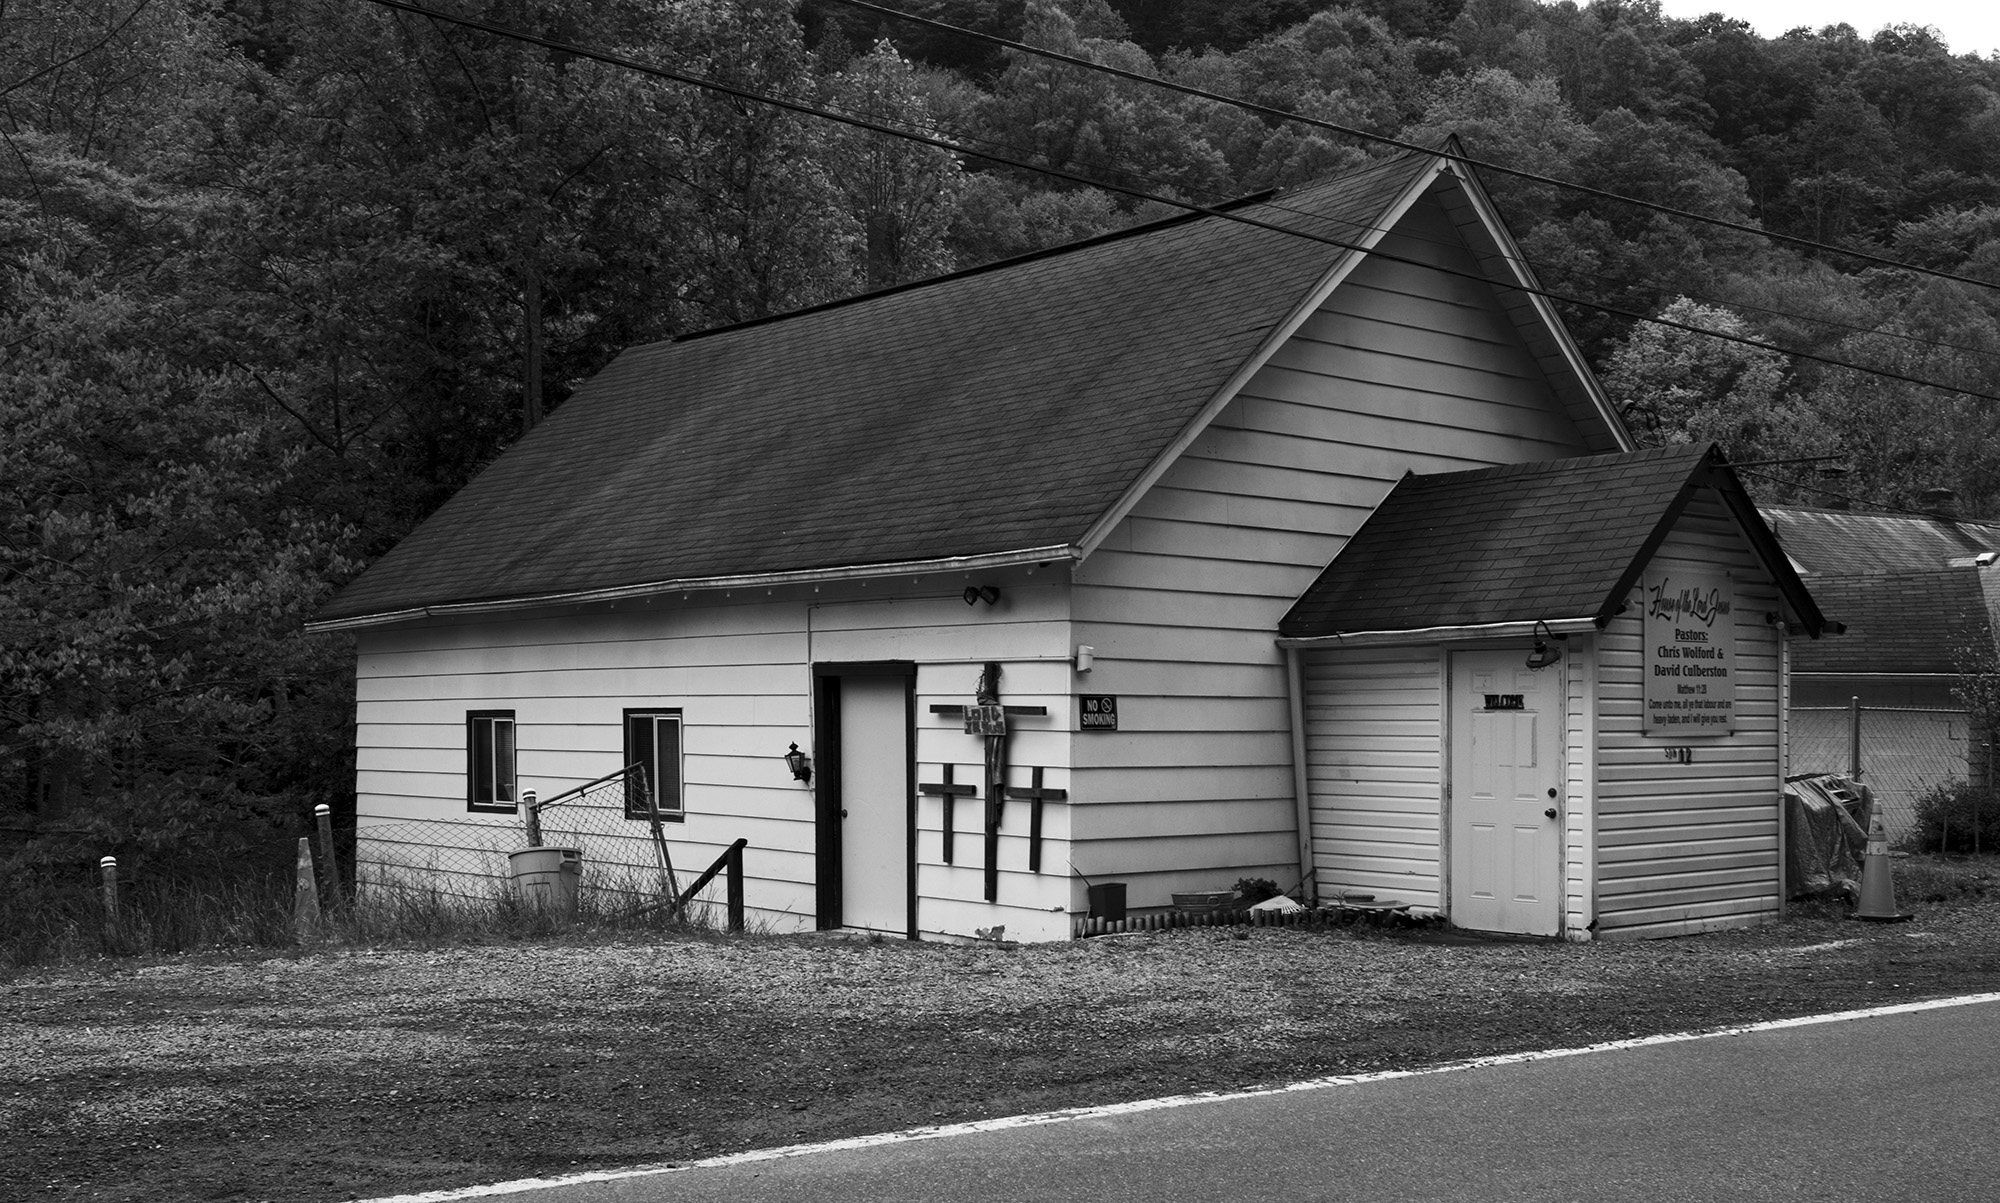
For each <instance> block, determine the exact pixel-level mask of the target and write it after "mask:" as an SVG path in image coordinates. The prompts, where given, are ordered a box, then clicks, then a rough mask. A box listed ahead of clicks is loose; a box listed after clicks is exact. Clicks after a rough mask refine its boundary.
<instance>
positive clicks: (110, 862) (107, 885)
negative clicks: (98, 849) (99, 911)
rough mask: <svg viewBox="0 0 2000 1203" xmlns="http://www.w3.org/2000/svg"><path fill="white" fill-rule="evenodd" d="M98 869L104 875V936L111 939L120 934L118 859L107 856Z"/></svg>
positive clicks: (99, 863)
mask: <svg viewBox="0 0 2000 1203" xmlns="http://www.w3.org/2000/svg"><path fill="white" fill-rule="evenodd" d="M97 867H98V869H99V870H100V871H102V873H103V874H104V885H103V890H104V934H105V936H106V938H110V937H112V936H115V935H117V934H118V858H117V857H115V856H107V857H105V858H104V859H102V860H100V861H98V862H97Z"/></svg>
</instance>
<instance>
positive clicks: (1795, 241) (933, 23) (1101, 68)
mask: <svg viewBox="0 0 2000 1203" xmlns="http://www.w3.org/2000/svg"><path fill="white" fill-rule="evenodd" d="M829 2H830V3H834V4H844V5H847V6H848V7H850V8H858V9H862V10H863V11H866V12H871V13H876V14H878V15H881V16H884V17H891V18H893V19H895V20H898V21H908V22H911V23H914V24H917V25H925V26H929V27H930V28H932V29H938V30H942V31H945V32H947V33H954V34H958V35H959V36H961V37H968V38H973V39H975V40H977V41H981V42H988V43H991V44H992V45H995V46H1001V47H1005V48H1006V49H1009V50H1015V51H1019V52H1020V53H1022V54H1032V55H1036V56H1038V57H1040V58H1045V59H1048V60H1050V61H1052V62H1058V63H1067V64H1069V65H1070V66H1073V67H1082V68H1084V69H1085V70H1089V71H1098V72H1102V73H1104V74H1106V75H1114V76H1117V77H1118V78H1120V79H1128V80H1131V81H1133V82H1135V83H1141V84H1146V85H1148V86H1149V87H1155V88H1165V89H1167V90H1168V91H1171V92H1179V93H1181V94H1183V95H1186V96H1193V97H1197V98H1199V99H1202V100H1208V101H1213V102H1215V103H1217V104H1226V105H1231V106H1234V107H1236V108H1240V109H1243V110H1244V111H1246V112H1251V113H1256V114H1258V115H1259V116H1262V117H1275V118H1278V119H1280V120H1284V121H1296V122H1299V123H1300V124H1303V125H1309V126H1313V127H1315V128H1318V129H1324V130H1330V131H1332V132H1334V133H1338V134H1346V135H1347V136H1349V137H1352V138H1361V139H1363V140H1366V141H1370V142H1378V143H1381V144H1382V145H1384V146H1393V147H1396V148H1397V149H1399V150H1408V151H1417V152H1420V153H1424V154H1439V155H1443V156H1444V157H1445V158H1448V159H1451V160H1452V161H1454V162H1457V163H1463V164H1465V165H1467V166H1469V167H1477V168H1478V169H1480V170H1481V171H1491V172H1495V173H1497V174H1500V175H1510V176H1513V177H1515V178H1516V179H1523V180H1531V181H1533V182H1535V183H1538V184H1547V185H1550V186H1551V187H1555V188H1565V189H1568V190H1570V191H1572V192H1579V193H1582V194H1584V195H1586V196H1594V197H1598V198H1600V199H1603V200H1612V201H1618V202H1620V203H1623V204H1628V205H1637V206H1638V207H1640V208H1642V209H1651V210H1653V211H1654V212H1656V213H1665V214H1668V215H1669V216H1673V217H1679V218H1683V219H1686V220H1688V221H1699V222H1706V223H1708V224H1710V225H1715V226H1720V227H1722V228H1723V229H1726V230H1735V231H1737V232H1738V233H1742V234H1754V235H1756V236H1758V237H1760V238H1769V239H1772V240H1774V241H1778V242H1786V243H1790V244H1792V245H1794V246H1803V247H1810V248H1812V249H1814V250H1819V251H1825V252H1828V253H1831V254H1836V255H1846V256H1848V257H1850V258H1854V259H1859V260H1862V261H1864V262H1867V263H1874V264H1879V265H1881V266H1883V267H1893V268H1896V269H1898V270H1900V271H1911V272H1919V273H1922V274H1923V275H1927V276H1936V277H1938V278H1940V279H1944V280H1955V281H1957V282H1958V283H1960V284H1971V285H1974V286H1976V287H1979V288H1990V289H1995V290H2000V284H1994V283H1992V282H1990V281H1987V280H1980V279H1975V278H1974V277H1971V276H1961V275H1958V274H1956V273H1953V272H1947V271H1939V270H1938V269H1936V268H1930V267H1920V266H1918V265H1917V264H1914V263H1905V262H1903V261H1901V260H1900V259H1890V258H1887V257H1885V256H1882V255H1874V254H1870V253H1869V252H1867V251H1858V250H1854V249H1852V248H1849V247H1841V246H1834V245H1833V244H1831V243H1825V242H1817V241H1814V240H1813V239H1810V238H1801V237H1799V236H1797V235H1795V234H1783V233H1779V232H1778V231H1776V230H1766V229H1762V228H1760V227H1758V226H1753V225H1748V224H1746V223H1744V222H1740V221H1731V220H1729V219H1728V218H1726V217H1714V216H1711V215H1709V214H1706V213H1696V212H1693V211H1692V210H1688V209H1677V208H1675V207H1674V206H1672V205H1663V204H1660V203H1659V202H1657V201H1649V200H1641V199H1640V198H1639V197H1636V196H1626V195H1624V194H1623V193H1618V192H1611V191H1607V190H1605V189H1602V188H1593V187H1591V186H1590V185H1588V184H1579V183H1576V182H1574V181H1571V180H1559V179H1556V178H1555V177H1553V176H1546V175H1540V174H1538V173H1536V172H1532V171H1523V170H1522V169H1520V168H1518V167H1508V166H1505V165H1503V164H1500V163H1494V162H1491V161H1489V160H1486V159H1475V158H1473V157H1472V156H1470V155H1467V154H1461V153H1459V152H1457V151H1451V150H1435V149H1433V148H1430V147H1426V146H1421V145H1419V144H1417V143H1414V142H1406V141H1404V140H1403V139H1401V138H1394V137H1391V136H1389V135H1387V134H1377V133H1372V132H1370V131H1368V130H1364V129H1359V128H1356V127H1354V126H1351V125H1341V124H1340V123H1338V122H1334V121H1325V120H1322V119H1320V118H1318V117H1308V116H1306V115H1305V114H1303V113H1295V112H1291V111H1289V110H1286V109H1276V108H1272V107H1270V106H1269V105H1262V104H1258V103H1257V102H1256V101H1254V100H1244V99H1242V98H1241V97H1236V96H1225V95H1223V94H1222V93H1220V92H1210V91H1208V90H1207V89H1205V88H1197V87H1194V86H1192V85H1190V84H1183V83H1176V82H1174V81H1172V80H1169V79H1162V78H1159V77H1156V76H1151V75H1141V74H1139V73H1138V72H1136V71H1127V70H1125V69H1124V68H1123V67H1114V66H1111V65H1110V64H1109V63H1098V62H1092V61H1091V60H1090V59H1085V58H1078V57H1076V56H1075V55H1070V54H1064V53H1062V52H1061V51H1059V50H1048V49H1044V48H1043V47H1040V46H1031V45H1029V44H1027V43H1026V42H1018V41H1015V40H1014V39H1012V38H1003V37H1000V36H999V35H997V34H990V33H982V32H980V31H979V30H976V29H967V28H965V27H964V26H961V25H951V24H948V23H946V22H944V21H937V20H933V19H931V18H930V17H920V16H917V15H916V14H915V13H906V12H902V11H900V10H897V9H893V8H885V7H883V6H882V5H880V4H872V3H869V0H829Z"/></svg>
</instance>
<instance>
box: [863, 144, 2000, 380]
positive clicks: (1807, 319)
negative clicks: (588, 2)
mask: <svg viewBox="0 0 2000 1203" xmlns="http://www.w3.org/2000/svg"><path fill="white" fill-rule="evenodd" d="M829 111H833V112H845V113H848V114H849V115H852V116H860V117H868V118H873V119H875V120H880V121H887V122H892V123H894V124H897V125H900V126H902V127H904V128H905V129H907V130H912V131H916V132H920V133H928V134H933V135H937V136H940V137H945V138H950V139H954V140H956V141H958V142H960V143H961V144H962V143H966V142H976V143H978V144H980V145H983V146H988V147H994V148H998V149H1000V150H1008V151H1014V152H1017V153H1019V154H1023V155H1035V154H1038V153H1039V152H1038V151H1037V150H1036V149H1035V148H1034V147H1030V146H1021V145H1019V144H1017V143H1010V142H1005V141H1002V140H1000V139H998V138H993V137H990V136H988V135H985V134H968V133H966V132H965V131H963V130H957V129H952V128H950V127H947V126H944V125H941V124H939V123H938V122H936V121H934V120H933V121H923V122H919V121H913V120H911V119H909V118H908V117H905V116H903V115H901V114H898V113H884V112H877V111H875V110H872V109H865V108H862V109H857V108H853V107H848V108H845V109H841V108H833V107H831V106H829ZM1071 161H1072V162H1078V163H1082V164H1083V165H1085V166H1088V167H1090V168H1091V169H1092V170H1095V171H1099V172H1109V173H1112V174H1115V175H1118V176H1123V177H1127V178H1131V179H1138V180H1144V181H1146V182H1148V183H1151V184H1157V185H1159V186H1161V187H1165V188H1175V189H1178V188H1180V187H1181V186H1182V185H1181V183H1180V182H1179V181H1176V180H1172V179H1169V178H1167V177H1165V176H1161V175H1158V174H1156V173H1153V172H1148V171H1142V170H1140V169H1138V168H1134V167H1125V166H1120V165H1118V164H1107V163H1103V162H1099V161H1095V160H1077V159H1073V160H1071ZM1264 203H1265V204H1266V205H1267V206H1268V207H1270V208H1273V209H1277V210H1280V211H1282V212H1285V213H1291V214H1293V215H1295V216H1298V217H1304V218H1308V219H1310V220H1314V221H1326V220H1332V221H1334V222H1337V223H1338V224H1340V225H1344V226H1349V227H1352V228H1353V229H1354V230H1356V231H1357V232H1359V233H1362V234H1386V233H1389V231H1388V230H1387V229H1384V228H1383V227H1380V226H1374V225H1370V224H1369V223H1367V222H1365V221H1352V220H1349V219H1347V218H1337V217H1336V218H1327V217H1325V216H1323V215H1320V214H1315V213H1307V212H1304V211H1303V210H1299V209H1292V208H1288V207H1286V205H1285V204H1284V203H1283V200H1282V199H1281V198H1280V199H1273V200H1269V201H1266V202H1264ZM1399 236H1400V237H1403V238H1407V239H1409V240H1410V241H1412V242H1423V243H1428V244H1430V245H1432V246H1460V245H1463V244H1460V243H1452V242H1447V241H1446V240H1445V239H1442V238H1432V237H1429V236H1427V235H1424V234H1419V233H1415V232H1413V231H1407V230H1406V231H1402V232H1401V234H1400V235H1399ZM1473 254H1474V255H1476V256H1479V257H1482V258H1484V257H1493V256H1487V255H1485V254H1484V253H1482V252H1479V251H1473ZM1559 270H1560V271H1561V273H1562V274H1563V275H1564V276H1566V277H1568V278H1570V279H1577V278H1582V279H1587V280H1594V281H1596V282H1598V283H1600V284H1608V285H1612V286H1615V287H1619V288H1647V287H1652V285H1651V284H1650V282H1648V281H1645V280H1636V279H1630V278H1627V277H1624V276H1614V275H1610V274H1608V273H1606V272H1601V271H1589V270H1586V269H1583V268H1578V267H1569V266H1564V267H1561V268H1560V269H1559ZM1663 291H1664V290H1663ZM1674 292H1675V295H1677V296H1681V297H1685V298H1687V299H1688V300H1691V301H1699V302H1702V303H1704V304H1708V305H1713V306H1722V307H1727V308H1730V309H1737V310H1748V311H1749V312H1752V313H1762V314H1768V315H1769V316H1772V317H1778V318H1786V319H1789V320H1791V321H1796V322H1804V323H1807V324H1810V325H1814V326H1824V327H1828V328H1831V329H1835V330H1846V331H1850V332H1852V333H1855V334H1869V335H1874V336H1876V337H1878V338H1891V339H1896V340H1897V341H1899V342H1906V343H1909V344H1911V345H1913V346H1919V347H1929V348H1931V349H1932V350H1936V351H1958V352H1961V353H1963V354H1966V355H1978V356H1981V357H1983V358H1987V359H2000V351H1993V350H1988V349H1986V348H1983V347H1968V346H1965V345H1963V344H1960V343H1947V342H1938V341H1936V340H1934V339H1928V338H1920V337H1918V336H1917V335H1914V334H1905V333H1902V332H1900V331H1896V330H1886V329H1883V328H1881V327H1880V326H1863V325H1858V324H1856V323H1853V322H1843V321H1840V320H1838V319H1836V318H1828V317H1815V316H1812V315H1810V314H1805V313H1797V312H1794V311H1792V310H1789V309H1773V308H1771V307H1769V306H1767V305H1756V304H1752V303H1750V302H1749V301H1742V300H1736V299H1733V298H1727V297H1716V296H1710V295H1707V294H1705V293H1696V292H1689V291H1686V290H1684V289H1675V290H1674Z"/></svg>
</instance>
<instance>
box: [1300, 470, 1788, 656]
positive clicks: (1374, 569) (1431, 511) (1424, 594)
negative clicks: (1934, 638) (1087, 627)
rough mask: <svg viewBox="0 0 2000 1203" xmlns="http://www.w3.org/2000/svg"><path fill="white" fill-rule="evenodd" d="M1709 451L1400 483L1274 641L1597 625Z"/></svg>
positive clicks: (1406, 479)
mask: <svg viewBox="0 0 2000 1203" xmlns="http://www.w3.org/2000/svg"><path fill="white" fill-rule="evenodd" d="M1711 450H1712V449H1711V448H1710V447H1708V446H1705V445H1704V446H1680V447H1662V448H1655V449H1652V450H1648V451H1635V452H1628V453H1624V454H1616V455H1596V456H1587V457H1584V458H1580V459H1571V460H1556V461H1551V462H1546V463H1535V464H1510V465H1506V466H1504V467H1499V468H1483V469H1479V470H1476V471H1471V472H1447V473H1440V474H1437V475H1430V476H1416V475H1410V476H1405V477H1404V478H1403V479H1402V480H1401V481H1400V482H1398V483H1397V485H1396V487H1395V488H1394V489H1393V490H1391V491H1390V493H1389V496H1388V497H1387V498H1385V499H1384V500H1383V502H1382V504H1381V505H1380V506H1379V507H1377V508H1376V510H1375V512H1374V513H1373V514H1372V515H1370V517H1369V518H1368V520H1367V521H1366V522H1365V523H1363V524H1362V527H1361V529H1360V530H1359V531H1357V532H1355V535H1354V538H1353V539H1351V540H1350V541H1349V542H1348V544H1347V545H1346V546H1345V547H1343V548H1342V549H1341V551H1340V554H1339V555H1337V556H1335V557H1334V560H1333V562H1332V563H1331V564H1329V565H1328V566H1327V568H1326V571H1324V572H1323V573H1321V574H1320V577H1319V579H1318V580H1317V581H1315V582H1314V583H1313V585H1312V587H1311V588H1310V589H1308V590H1306V592H1305V594H1304V595H1303V596H1302V597H1300V598H1299V600H1298V602H1297V603H1296V604H1295V605H1294V606H1293V607H1292V610H1291V612H1290V613H1288V614H1287V615H1285V618H1284V620H1283V621H1282V622H1281V623H1280V624H1279V627H1278V630H1279V633H1280V634H1282V635H1285V636H1289V637H1295V638H1304V637H1314V636H1325V635H1334V634H1341V633H1354V632H1360V631H1413V630H1422V629H1425V628H1430V627H1444V626H1473V625H1480V624H1485V623H1497V622H1526V621H1531V620H1534V619H1538V618H1539V619H1557V618H1579V617H1591V616H1595V615H1597V614H1598V613H1599V612H1600V610H1601V609H1602V608H1603V607H1604V606H1605V605H1606V603H1607V601H1608V599H1609V598H1610V595H1611V593H1612V592H1613V590H1614V589H1615V588H1616V587H1617V585H1618V583H1619V581H1620V580H1621V579H1622V578H1623V576H1624V574H1625V573H1626V571H1627V569H1629V568H1630V567H1631V566H1632V565H1633V563H1634V562H1635V561H1636V560H1637V558H1638V557H1639V555H1640V554H1641V553H1642V552H1643V551H1644V550H1645V549H1646V547H1647V544H1648V541H1649V540H1650V539H1652V537H1653V535H1654V532H1655V531H1656V530H1657V529H1658V528H1659V527H1660V525H1661V523H1662V522H1664V521H1665V520H1667V519H1668V518H1669V517H1670V516H1671V514H1672V513H1673V512H1674V507H1675V504H1676V501H1677V499H1678V498H1679V497H1680V496H1681V494H1682V493H1683V491H1684V490H1686V489H1687V488H1689V487H1690V485H1691V483H1692V482H1693V481H1695V480H1696V478H1697V474H1698V473H1700V472H1701V471H1702V469H1703V468H1704V466H1705V465H1706V464H1707V463H1708V461H1709V456H1710V453H1711ZM1745 508H1746V509H1747V503H1746V507H1745ZM1752 520H1753V521H1754V520H1755V519H1754V513H1753V514H1752ZM1773 551H1774V553H1775V548H1773ZM1784 571H1785V572H1786V575H1788V576H1789V570H1788V569H1786V570H1784ZM1791 583H1792V584H1796V578H1792V581H1791ZM1808 604H1809V603H1808ZM1813 617H1814V619H1815V620H1816V619H1817V615H1816V614H1815V615H1814V616H1813Z"/></svg>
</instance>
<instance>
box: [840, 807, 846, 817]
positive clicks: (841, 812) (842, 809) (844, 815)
mask: <svg viewBox="0 0 2000 1203" xmlns="http://www.w3.org/2000/svg"><path fill="white" fill-rule="evenodd" d="M840 817H841V818H843V819H844V818H846V817H847V808H846V807H845V806H843V807H841V808H840Z"/></svg>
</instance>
